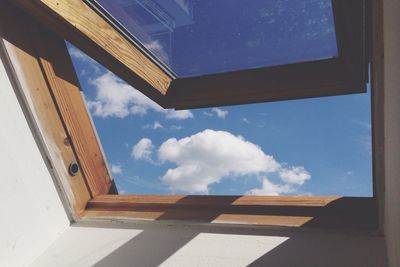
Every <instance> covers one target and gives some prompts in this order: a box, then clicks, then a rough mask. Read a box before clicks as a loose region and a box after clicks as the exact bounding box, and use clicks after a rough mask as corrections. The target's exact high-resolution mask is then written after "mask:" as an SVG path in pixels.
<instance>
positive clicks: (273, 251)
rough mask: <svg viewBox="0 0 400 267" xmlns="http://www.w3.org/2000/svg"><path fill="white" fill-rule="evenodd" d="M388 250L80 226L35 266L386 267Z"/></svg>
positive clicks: (356, 238) (221, 232) (373, 244)
mask: <svg viewBox="0 0 400 267" xmlns="http://www.w3.org/2000/svg"><path fill="white" fill-rule="evenodd" d="M77 244H79V245H77ZM384 247H385V246H384V239H383V237H379V236H370V235H361V234H348V235H345V234H338V233H326V232H325V233H322V232H303V233H299V232H297V233H294V232H288V231H286V232H283V231H278V230H269V231H268V230H262V231H260V230H254V229H253V230H252V229H238V228H229V227H228V228H221V227H219V228H215V227H201V226H190V227H189V226H177V225H169V226H168V225H142V226H140V225H133V226H132V225H131V226H129V225H125V226H123V227H122V226H121V227H118V226H113V227H112V228H111V227H105V226H104V225H103V226H102V227H84V226H82V225H81V226H73V227H71V228H69V229H68V230H67V232H66V233H65V234H63V236H62V237H61V238H60V239H59V240H57V242H56V243H54V244H53V246H51V247H50V248H49V250H47V251H46V253H45V254H43V255H42V257H40V258H39V259H38V260H37V261H36V262H35V264H34V266H35V267H52V266H57V267H66V266H71V267H72V266H79V267H85V266H95V267H111V266H112V267H128V266H159V265H161V266H179V267H183V266H210V267H212V266H229V267H234V266H273V267H292V266H293V267H303V266H305V267H337V266H341V267H385V266H386V262H385V257H386V254H385V253H386V251H385V248H384Z"/></svg>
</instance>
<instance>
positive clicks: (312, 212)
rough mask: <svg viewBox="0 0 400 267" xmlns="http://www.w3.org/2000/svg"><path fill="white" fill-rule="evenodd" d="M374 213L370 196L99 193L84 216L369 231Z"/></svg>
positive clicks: (373, 221)
mask: <svg viewBox="0 0 400 267" xmlns="http://www.w3.org/2000/svg"><path fill="white" fill-rule="evenodd" d="M376 212H377V210H376V204H375V200H374V199H372V198H342V197H258V196H257V197H256V196H160V195H118V196H109V195H102V196H97V197H95V198H93V199H92V200H90V201H89V202H88V206H87V208H86V211H85V213H84V215H83V218H113V219H117V218H120V219H144V220H154V221H176V220H178V221H192V222H193V221H194V222H206V223H233V224H248V225H268V226H290V227H306V228H324V229H327V228H328V229H359V230H373V229H376V227H377V216H376Z"/></svg>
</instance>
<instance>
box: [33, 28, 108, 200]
mask: <svg viewBox="0 0 400 267" xmlns="http://www.w3.org/2000/svg"><path fill="white" fill-rule="evenodd" d="M31 36H32V40H33V41H34V43H35V47H36V50H37V52H38V56H39V60H40V64H41V67H42V69H43V72H44V73H45V76H46V79H47V81H48V83H49V87H50V90H51V93H52V95H53V97H54V101H55V103H56V106H57V108H58V110H59V113H60V115H61V118H62V121H63V122H64V124H65V128H66V129H67V132H68V135H69V138H70V140H71V145H72V146H73V148H74V150H75V152H76V155H77V160H78V163H79V165H80V167H81V170H82V172H83V174H84V177H85V179H86V181H87V184H88V186H89V189H90V192H91V195H92V196H97V195H99V194H107V193H108V192H109V190H110V187H111V184H112V179H111V177H110V174H109V172H108V169H107V166H106V162H105V159H104V156H103V153H102V150H101V148H100V143H99V142H98V140H97V136H96V133H95V130H94V128H93V125H92V122H91V119H90V117H89V114H88V112H87V109H86V105H85V102H84V99H83V97H82V94H81V91H80V88H79V82H78V80H77V78H76V75H75V70H74V68H73V65H72V62H71V59H70V57H69V54H68V51H67V47H66V45H65V42H64V40H63V39H61V38H59V37H58V36H56V35H54V34H53V33H51V32H50V31H48V30H45V29H43V28H37V27H34V28H33V27H32V28H31ZM48 44H51V45H48Z"/></svg>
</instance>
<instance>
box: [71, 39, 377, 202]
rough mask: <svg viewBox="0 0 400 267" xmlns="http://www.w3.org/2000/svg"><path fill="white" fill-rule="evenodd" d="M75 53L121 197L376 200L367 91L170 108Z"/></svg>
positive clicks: (85, 92)
mask: <svg viewBox="0 0 400 267" xmlns="http://www.w3.org/2000/svg"><path fill="white" fill-rule="evenodd" d="M69 50H70V54H71V58H72V60H73V63H74V66H75V68H76V71H77V74H78V78H79V80H80V83H81V86H82V88H83V92H84V95H85V99H86V102H87V104H88V109H89V111H90V113H91V115H92V118H93V121H94V124H95V126H96V129H97V132H98V135H99V138H100V140H101V144H102V146H103V149H104V151H105V155H106V158H107V161H108V162H109V167H110V170H111V171H112V173H113V177H114V179H115V181H116V184H117V187H118V190H119V192H120V193H125V194H178V193H179V194H180V193H182V194H215V195H243V194H253V195H344V196H371V195H372V173H371V171H372V170H371V168H372V167H371V123H370V93H369V92H368V93H366V94H356V95H347V96H336V97H324V98H315V99H305V100H291V101H281V102H274V103H263V104H251V105H242V106H231V107H220V108H214V109H210V108H207V109H195V110H190V111H188V110H186V111H173V110H168V111H167V110H164V109H162V108H160V107H159V106H158V105H157V104H155V103H154V102H152V101H151V100H149V99H148V98H147V97H145V96H144V95H142V94H141V93H140V92H139V91H137V90H135V89H134V88H132V87H130V86H129V85H127V84H125V83H124V82H123V81H122V80H120V79H118V77H116V76H115V75H113V74H112V73H110V72H109V71H107V70H106V69H105V68H103V67H102V66H101V65H99V64H97V63H96V62H95V61H93V60H92V59H90V58H89V57H87V56H86V55H85V54H83V53H82V52H81V51H79V50H78V49H76V48H74V47H72V46H71V45H69ZM368 91H369V90H368Z"/></svg>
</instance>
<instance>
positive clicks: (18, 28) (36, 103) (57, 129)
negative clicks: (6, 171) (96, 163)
mask: <svg viewBox="0 0 400 267" xmlns="http://www.w3.org/2000/svg"><path fill="white" fill-rule="evenodd" d="M29 26H32V27H34V26H35V23H33V22H32V21H31V20H29V19H28V18H27V17H26V16H25V15H24V14H23V13H22V12H20V11H19V10H16V8H15V7H14V6H10V5H9V3H7V2H5V1H0V36H1V39H0V42H1V43H2V45H3V47H4V49H5V52H6V57H7V59H6V60H8V61H9V63H10V66H11V68H12V70H13V73H12V75H13V78H14V80H15V81H16V85H15V86H16V87H17V88H18V89H19V90H18V92H19V94H20V95H21V99H22V100H21V101H24V103H25V105H26V106H27V107H28V108H29V116H30V117H31V118H32V120H33V121H35V124H36V125H35V127H37V132H38V133H39V135H40V137H41V139H42V140H43V144H44V147H45V149H46V154H47V156H48V157H49V158H48V159H47V160H48V161H49V163H50V165H51V168H52V169H53V171H54V173H55V175H56V176H57V178H58V180H59V184H58V185H59V187H60V188H61V190H62V191H63V192H64V193H65V195H66V196H67V201H68V205H69V208H70V210H71V213H72V215H73V216H74V217H75V218H76V217H78V216H79V215H80V214H81V213H82V211H83V210H84V208H85V206H86V203H87V201H88V200H89V199H90V198H91V195H90V192H89V190H88V188H87V185H86V182H85V179H84V177H83V175H82V173H78V174H77V175H76V176H74V177H72V176H70V175H69V173H68V166H69V164H70V163H71V162H72V161H74V160H75V159H76V156H75V153H74V150H73V148H72V147H71V146H70V145H69V144H68V143H67V142H66V140H67V139H68V134H67V132H66V131H65V128H64V125H63V123H62V121H61V119H60V117H59V114H58V110H57V107H56V105H55V104H54V101H53V97H52V94H51V90H50V88H49V84H48V82H47V79H46V77H45V75H44V73H43V70H42V66H41V62H40V61H39V59H38V58H39V57H38V55H37V51H36V49H35V45H34V44H33V43H32V40H31V38H30V36H29V35H30V34H29V31H28V27H29ZM52 45H57V44H53V43H49V44H48V46H49V47H51V46H52ZM38 194H40V192H38Z"/></svg>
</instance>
